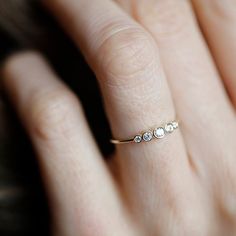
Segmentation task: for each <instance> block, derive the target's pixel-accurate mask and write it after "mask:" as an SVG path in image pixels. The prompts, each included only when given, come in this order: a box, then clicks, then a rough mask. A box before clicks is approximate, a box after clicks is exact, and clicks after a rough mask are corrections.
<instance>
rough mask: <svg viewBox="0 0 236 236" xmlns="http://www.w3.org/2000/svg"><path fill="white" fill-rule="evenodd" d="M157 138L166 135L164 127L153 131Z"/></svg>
mask: <svg viewBox="0 0 236 236" xmlns="http://www.w3.org/2000/svg"><path fill="white" fill-rule="evenodd" d="M153 134H154V136H155V137H156V138H163V137H164V136H165V130H164V129H163V128H162V127H159V128H156V129H154V132H153Z"/></svg>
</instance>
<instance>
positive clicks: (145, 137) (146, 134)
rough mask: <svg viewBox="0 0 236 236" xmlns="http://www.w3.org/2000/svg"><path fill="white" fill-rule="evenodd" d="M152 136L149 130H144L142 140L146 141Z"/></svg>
mask: <svg viewBox="0 0 236 236" xmlns="http://www.w3.org/2000/svg"><path fill="white" fill-rule="evenodd" d="M152 137H153V134H152V132H151V131H148V132H145V133H144V134H143V140H144V141H146V142H148V141H150V140H152Z"/></svg>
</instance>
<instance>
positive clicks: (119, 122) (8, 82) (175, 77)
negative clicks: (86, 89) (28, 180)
mask: <svg viewBox="0 0 236 236" xmlns="http://www.w3.org/2000/svg"><path fill="white" fill-rule="evenodd" d="M215 2H219V0H217V1H213V0H212V1H211V0H207V1H193V6H194V7H192V3H191V2H189V1H184V0H178V1H176V0H167V1H163V0H139V1H138V0H127V1H125V0H118V1H116V2H114V1H110V0H96V1H95V0H93V1H91V2H90V1H87V0H68V1H63V0H48V1H45V7H47V8H48V10H49V11H51V12H52V14H54V16H55V17H56V18H57V20H58V21H59V22H60V23H61V24H62V25H63V27H64V28H65V30H66V31H67V32H68V34H69V35H70V36H71V37H72V39H73V40H74V41H75V43H76V44H77V45H78V48H80V50H81V51H82V53H83V54H84V56H85V58H86V60H87V62H88V64H89V65H90V66H91V68H92V69H93V70H94V72H95V74H96V76H97V78H98V82H99V84H100V87H101V92H102V95H103V98H104V104H105V108H106V111H107V116H108V119H109V121H110V125H111V129H112V132H113V135H114V137H115V138H126V137H129V136H130V135H132V134H136V133H137V132H139V131H142V130H146V129H148V128H150V127H153V126H155V125H157V126H159V125H161V124H163V123H166V122H168V121H171V120H173V119H174V118H175V116H177V117H178V119H180V129H179V130H177V131H175V132H174V133H172V134H171V135H168V136H167V137H165V138H164V139H162V140H161V141H156V140H155V141H152V142H150V143H141V144H128V145H119V146H117V148H116V152H115V153H114V156H113V158H112V161H111V163H109V165H108V164H107V163H105V162H104V161H103V158H102V156H101V154H100V152H99V150H98V148H97V145H96V143H95V141H94V139H93V137H92V135H91V133H90V130H89V128H88V125H87V122H86V119H85V117H84V115H83V110H82V108H81V105H80V103H79V101H78V99H77V98H76V97H75V95H74V94H73V93H72V92H71V91H70V90H69V89H68V88H67V86H66V85H64V84H63V83H62V82H61V81H60V79H59V78H57V76H56V75H55V74H54V72H53V71H52V70H51V68H50V66H49V65H48V63H47V62H46V61H45V59H44V58H43V56H42V55H39V54H38V53H36V52H25V53H22V54H18V55H15V56H12V57H11V58H9V59H8V60H7V61H6V63H5V65H4V67H3V77H4V81H3V82H4V87H5V89H6V92H7V93H8V94H9V97H10V98H11V99H12V103H13V104H14V106H15V108H16V110H17V111H18V112H19V115H20V117H21V119H22V122H23V124H24V126H25V128H26V129H27V131H28V133H29V135H30V137H31V139H32V142H33V144H34V146H35V149H36V150H37V152H38V159H39V163H40V165H41V169H42V173H43V175H44V180H45V185H46V187H47V189H48V195H49V198H50V205H51V207H52V212H53V215H54V222H55V223H54V231H55V233H54V234H55V235H57V236H58V235H59V236H74V235H82V236H90V235H91V236H94V235H99V236H100V235H101V236H106V235H107V236H113V235H114V236H116V235H117V236H120V235H127V236H132V235H135V236H139V235H140V236H141V235H142V236H143V235H145V236H146V235H148V236H152V235H158V236H159V235H165V236H166V235H167V236H172V235H173V236H175V235H176V236H178V235H181V236H183V235H191V236H195V235H201V236H205V235H206V236H211V235H214V236H218V235H219V236H222V235H229V236H230V235H236V226H235V225H236V224H235V223H236V222H235V221H236V176H235V175H236V174H235V173H236V171H235V168H236V163H235V162H236V158H235V157H236V151H235V140H236V119H235V106H236V103H235V98H234V96H235V95H234V94H235V93H234V91H235V89H236V83H235V78H234V76H233V68H234V65H233V61H235V60H234V57H235V53H234V52H232V51H231V50H230V49H229V48H234V47H235V45H234V42H235V41H234V40H233V39H234V34H235V29H234V27H233V25H235V22H234V21H235V19H236V18H235V17H232V10H231V9H232V7H235V3H233V1H231V0H228V1H227V4H225V5H224V6H221V5H219V4H218V5H217V7H216V3H215ZM202 9H204V10H202ZM219 9H222V10H220V11H219ZM216 11H217V12H216ZM219 12H224V14H223V15H224V17H223V20H222V21H220V19H221V18H219ZM221 14H222V13H221ZM227 15H229V17H227ZM196 16H197V17H198V22H199V24H200V26H201V28H202V31H201V30H200V27H199V25H198V23H197V19H196ZM225 19H227V20H225ZM219 22H220V23H219ZM225 25H227V27H226V26H225ZM213 26H215V27H213ZM209 27H210V28H209ZM222 32H225V33H224V34H222ZM218 34H220V37H215V35H218ZM225 55H227V60H223V59H222V58H224V57H225ZM222 56H223V57H222ZM226 90H227V91H228V92H229V93H228V94H227V92H226ZM81 134H82V135H83V139H81ZM88 147H89V148H88Z"/></svg>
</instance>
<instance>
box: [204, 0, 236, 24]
mask: <svg viewBox="0 0 236 236" xmlns="http://www.w3.org/2000/svg"><path fill="white" fill-rule="evenodd" d="M235 3H236V1H235V0H228V1H221V0H214V1H212V0H208V1H206V4H205V5H204V7H205V8H207V9H208V10H210V11H211V12H212V13H213V16H215V17H217V19H220V20H222V19H224V20H227V19H229V20H232V19H234V20H235Z"/></svg>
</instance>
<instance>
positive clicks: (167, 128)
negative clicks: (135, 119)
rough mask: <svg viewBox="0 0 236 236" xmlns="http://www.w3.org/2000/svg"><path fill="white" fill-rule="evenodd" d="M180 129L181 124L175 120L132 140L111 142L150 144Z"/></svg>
mask: <svg viewBox="0 0 236 236" xmlns="http://www.w3.org/2000/svg"><path fill="white" fill-rule="evenodd" d="M178 127H179V122H178V121H176V120H174V121H171V122H168V123H166V124H165V125H164V126H160V127H157V128H155V129H153V130H148V131H145V132H143V133H141V134H137V135H135V136H134V137H132V138H129V139H124V140H118V139H111V140H110V142H111V143H113V144H125V143H141V142H149V141H151V140H153V139H154V138H156V139H162V138H164V137H165V136H166V135H167V134H171V133H172V132H173V131H174V130H175V129H177V128H178Z"/></svg>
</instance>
